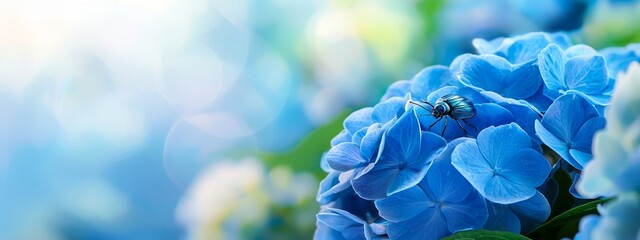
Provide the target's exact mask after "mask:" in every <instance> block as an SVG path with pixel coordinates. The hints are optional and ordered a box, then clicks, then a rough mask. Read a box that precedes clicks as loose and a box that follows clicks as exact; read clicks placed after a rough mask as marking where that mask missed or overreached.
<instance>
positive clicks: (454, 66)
mask: <svg viewBox="0 0 640 240" xmlns="http://www.w3.org/2000/svg"><path fill="white" fill-rule="evenodd" d="M471 56H474V55H473V54H471V53H465V54H461V55H459V56H457V57H456V58H454V59H453V61H451V64H449V69H450V70H451V73H452V74H453V75H454V76H455V75H456V74H458V73H459V72H460V65H461V64H462V62H464V60H467V58H469V57H471ZM450 84H452V85H454V86H459V87H460V86H461V84H460V82H459V81H454V82H450Z"/></svg>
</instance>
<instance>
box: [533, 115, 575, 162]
mask: <svg viewBox="0 0 640 240" xmlns="http://www.w3.org/2000/svg"><path fill="white" fill-rule="evenodd" d="M535 129H536V134H537V135H538V137H540V140H542V142H543V143H544V144H545V145H547V146H548V147H549V148H551V149H552V150H553V151H554V152H556V153H557V154H558V155H560V157H562V158H564V159H567V158H569V148H568V146H567V144H566V143H565V141H564V140H562V139H559V138H558V137H556V136H555V135H553V133H551V132H549V130H547V129H546V128H545V127H544V126H542V123H540V121H538V120H536V123H535Z"/></svg>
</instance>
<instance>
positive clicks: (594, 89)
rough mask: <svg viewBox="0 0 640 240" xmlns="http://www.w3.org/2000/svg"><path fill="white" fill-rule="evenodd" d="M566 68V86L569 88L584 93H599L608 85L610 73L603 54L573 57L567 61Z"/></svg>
mask: <svg viewBox="0 0 640 240" xmlns="http://www.w3.org/2000/svg"><path fill="white" fill-rule="evenodd" d="M565 69H566V71H565V75H564V78H565V82H566V85H565V86H566V87H568V89H573V90H578V91H581V92H584V93H598V92H601V91H602V90H604V89H605V88H606V87H607V83H608V81H609V75H608V73H607V66H606V64H605V61H604V58H603V57H602V56H597V55H596V56H578V57H574V58H571V59H569V60H568V61H567V63H566V66H565ZM563 90H564V89H563Z"/></svg>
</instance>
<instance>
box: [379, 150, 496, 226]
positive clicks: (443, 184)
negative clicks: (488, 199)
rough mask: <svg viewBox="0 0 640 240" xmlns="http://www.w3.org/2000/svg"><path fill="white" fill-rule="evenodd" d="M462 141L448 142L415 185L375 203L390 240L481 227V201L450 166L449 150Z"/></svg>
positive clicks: (483, 218)
mask: <svg viewBox="0 0 640 240" xmlns="http://www.w3.org/2000/svg"><path fill="white" fill-rule="evenodd" d="M464 141H465V139H464V138H460V139H456V140H454V141H452V142H450V143H449V146H448V147H447V150H446V151H445V152H443V153H442V155H440V157H438V159H437V160H435V161H434V162H433V165H432V166H431V168H430V169H429V172H428V174H427V175H426V177H425V178H424V179H422V181H421V182H420V183H419V184H418V185H417V186H413V187H411V188H409V189H407V190H404V191H401V192H398V193H396V194H394V195H391V196H389V197H387V198H383V199H379V200H376V201H375V205H376V207H377V208H378V210H379V211H380V216H382V217H383V218H385V219H387V220H388V221H389V224H388V228H387V233H388V234H389V237H390V238H391V239H441V238H442V237H445V236H448V235H450V234H452V233H454V232H456V231H459V230H464V229H479V228H480V227H482V226H483V225H484V223H485V222H486V220H487V216H488V215H487V208H486V204H485V200H484V198H482V196H481V195H480V194H478V192H477V191H476V190H474V189H473V187H472V186H471V185H470V184H469V183H468V182H467V180H465V179H464V178H463V177H462V176H461V175H460V173H458V171H457V170H456V169H455V168H453V166H452V165H451V152H452V150H453V149H454V148H455V146H456V145H458V144H460V143H461V142H464Z"/></svg>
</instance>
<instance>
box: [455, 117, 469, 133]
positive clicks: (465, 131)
mask: <svg viewBox="0 0 640 240" xmlns="http://www.w3.org/2000/svg"><path fill="white" fill-rule="evenodd" d="M463 121H464V120H463ZM456 123H457V124H458V126H460V128H462V131H464V136H465V137H466V136H469V133H468V132H467V129H464V127H463V126H462V124H460V122H458V120H457V119H456Z"/></svg>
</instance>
